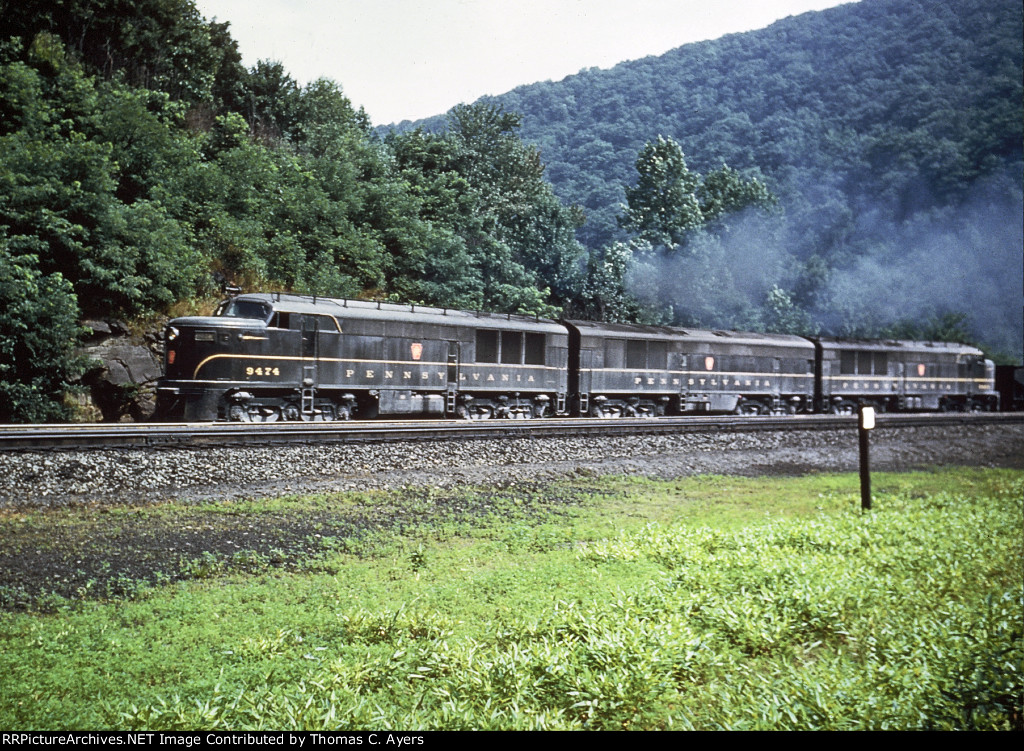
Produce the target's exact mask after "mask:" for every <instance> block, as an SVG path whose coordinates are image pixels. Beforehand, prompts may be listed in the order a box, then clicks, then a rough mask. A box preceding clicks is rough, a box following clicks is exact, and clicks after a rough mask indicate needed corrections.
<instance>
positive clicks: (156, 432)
mask: <svg viewBox="0 0 1024 751" xmlns="http://www.w3.org/2000/svg"><path fill="white" fill-rule="evenodd" d="M1012 424H1024V413H1021V412H1013V413H1001V414H992V413H982V414H972V413H950V414H883V415H879V416H878V427H879V429H886V428H890V429H899V428H909V427H919V426H950V427H953V426H957V425H1012ZM856 425H857V418H856V417H843V416H833V415H801V416H796V417H767V416H764V417H732V416H726V417H659V418H654V419H651V418H647V419H645V418H620V419H614V420H598V419H593V418H585V419H569V418H565V419H563V418H558V419H545V420H487V421H479V422H476V421H470V422H466V421H436V420H434V421H428V420H421V421H405V422H380V421H373V422H361V421H352V422H332V423H323V422H320V423H317V422H296V423H290V422H289V423H182V424H179V423H132V424H116V425H108V424H102V423H92V424H75V425H2V426H0V451H33V450H64V451H72V450H73V451H82V450H90V449H97V450H99V449H110V448H125V449H127V448H132V449H139V448H150V449H160V448H201V447H209V446H242V445H264V446H265V445H287V444H297V443H299V444H301V443H307V444H325V443H382V442H389V441H409V440H420V441H437V440H465V439H474V438H498V437H502V436H519V437H527V436H528V437H538V438H540V437H545V438H546V437H569V436H588V435H590V436H595V437H596V436H609V435H636V434H649V435H659V434H662V435H663V434H679V433H725V432H740V431H742V432H749V431H752V430H764V431H777V430H834V429H836V428H843V427H849V428H850V429H851V430H853V429H855V428H856Z"/></svg>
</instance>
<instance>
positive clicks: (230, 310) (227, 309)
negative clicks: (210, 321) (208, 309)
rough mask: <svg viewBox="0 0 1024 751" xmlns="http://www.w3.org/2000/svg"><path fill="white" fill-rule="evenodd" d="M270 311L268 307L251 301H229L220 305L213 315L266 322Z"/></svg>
mask: <svg viewBox="0 0 1024 751" xmlns="http://www.w3.org/2000/svg"><path fill="white" fill-rule="evenodd" d="M270 313H271V309H270V306H269V305H266V304H264V303H261V302H254V301H252V300H230V301H228V302H225V303H222V304H221V306H220V307H219V308H217V312H216V313H215V315H218V316H227V317H228V318H255V319H257V320H260V321H266V320H268V319H269V318H270Z"/></svg>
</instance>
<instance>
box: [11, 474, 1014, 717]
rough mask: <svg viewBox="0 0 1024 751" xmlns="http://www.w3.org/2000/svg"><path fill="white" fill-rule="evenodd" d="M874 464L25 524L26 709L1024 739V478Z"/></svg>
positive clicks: (294, 501)
mask: <svg viewBox="0 0 1024 751" xmlns="http://www.w3.org/2000/svg"><path fill="white" fill-rule="evenodd" d="M873 480H874V482H873V485H874V488H875V509H876V510H875V511H873V512H871V513H869V514H862V513H861V512H860V510H859V492H858V486H857V478H856V476H851V475H834V476H832V475H816V476H806V477H801V478H787V479H781V480H780V479H778V478H773V479H753V478H725V477H697V478H688V479H680V480H674V481H667V482H666V481H653V480H644V479H629V478H611V479H601V480H597V479H594V480H574V481H572V482H566V483H563V484H556V485H552V486H550V487H541V486H536V485H529V484H526V485H516V486H510V487H506V488H490V489H460V490H452V491H440V490H436V489H434V490H430V489H424V490H422V491H401V492H392V493H383V492H381V493H368V494H345V495H335V496H313V497H288V498H280V499H268V500H266V501H259V502H252V501H250V502H236V503H223V504H206V505H202V506H183V505H176V504H167V505H160V506H153V507H144V508H117V509H112V510H109V511H108V512H106V513H100V512H98V511H97V510H95V509H87V508H83V509H77V510H72V511H63V512H60V513H51V512H48V513H43V512H32V513H26V514H8V515H6V516H4V517H3V518H0V533H2V537H0V539H2V542H0V576H2V578H0V582H2V584H0V590H2V591H4V592H6V595H5V599H4V600H3V602H4V604H5V606H6V608H7V612H4V613H2V614H0V645H2V648H0V671H2V675H3V678H0V684H2V685H0V688H2V691H0V726H3V727H5V728H17V729H66V728H119V729H135V728H140V729H141V728H145V729H199V728H232V729H245V728H320V729H327V728H344V729H356V728H372V729H379V728H383V727H401V728H406V729H468V728H474V729H478V728H479V729H577V728H592V729H611V728H616V729H617V728H627V729H633V728H635V729H663V728H664V729H669V728H672V729H685V728H694V729H720V728H729V729H813V728H820V729H951V728H963V729H1012V728H1017V729H1021V726H1022V713H1021V692H1022V690H1024V680H1022V677H1021V673H1022V656H1024V648H1022V634H1021V629H1022V626H1021V623H1022V619H1024V613H1022V609H1024V606H1022V602H1021V586H1020V583H1021V581H1022V578H1024V571H1022V562H1021V544H1022V541H1024V532H1022V529H1021V524H1022V522H1021V517H1022V507H1021V501H1022V495H1024V473H1021V472H1014V471H1004V470H984V469H955V470H941V471H935V472H931V473H913V474H900V475H897V474H877V475H875V477H874V478H873ZM243 533H246V534H243ZM185 542H188V543H189V545H188V546H187V547H183V544H184V543H185ZM114 551H116V552H117V553H118V556H116V557H117V558H118V560H119V561H121V562H122V563H124V564H125V565H123V566H122V565H120V564H115V563H109V570H108V573H109V574H110V575H109V576H107V574H104V573H103V571H101V566H102V562H103V560H107V561H108V562H109V561H110V559H111V557H113V556H112V553H113V552H114ZM41 560H54V561H56V563H54V564H52V565H50V566H49V567H45V570H44V571H43V572H42V573H40V574H39V575H38V576H33V575H31V574H32V572H31V571H29V570H28V569H29V568H30V567H32V566H35V565H36V564H37V563H38V562H39V561H41ZM19 565H21V566H22V569H21V570H20V571H19V570H18V566H19ZM76 570H81V571H85V572H86V573H87V574H88V575H89V576H91V579H90V581H93V582H94V583H93V584H92V585H90V586H84V585H79V586H77V587H65V586H63V585H59V582H60V581H63V578H69V579H74V577H75V574H74V571H76ZM61 572H64V573H61ZM115 574H116V575H115ZM62 577H63V578H62ZM104 577H106V578H104ZM112 582H113V584H112Z"/></svg>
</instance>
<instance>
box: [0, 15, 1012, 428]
mask: <svg viewBox="0 0 1024 751" xmlns="http://www.w3.org/2000/svg"><path fill="white" fill-rule="evenodd" d="M0 13H2V17H3V19H4V22H3V23H4V34H3V37H2V38H0V421H3V422H7V421H12V420H15V421H21V420H44V419H63V418H66V417H68V416H69V414H70V411H69V408H68V407H67V406H66V404H65V402H64V400H63V397H64V394H65V393H66V392H67V391H68V389H69V388H70V387H73V385H74V383H75V382H76V378H77V377H78V375H79V374H80V373H81V371H82V368H83V363H82V362H81V361H80V360H79V359H78V358H76V356H75V354H74V347H75V344H76V343H77V342H78V341H79V337H80V336H81V335H82V325H81V321H82V320H84V319H86V318H87V317H106V318H126V319H136V320H145V319H154V318H156V317H158V316H160V315H164V314H167V313H168V312H171V311H188V310H193V309H196V308H197V307H201V305H202V302H196V301H203V300H207V301H208V300H211V299H213V298H215V297H216V296H217V295H218V294H219V290H220V286H221V285H222V284H224V283H235V284H240V285H241V286H243V287H245V288H248V289H257V288H258V289H290V290H297V291H301V292H312V293H317V294H324V295H333V296H360V297H364V298H371V299H393V300H400V301H405V302H416V303H427V304H436V305H445V306H451V307H463V308H482V309H489V310H494V311H520V312H529V313H538V314H542V315H558V314H567V315H571V316H576V317H592V318H603V319H610V320H643V321H650V322H668V323H677V324H690V325H702V326H715V327H732V328H751V329H759V330H776V331H791V332H810V331H828V332H832V333H837V334H844V333H845V334H854V333H861V334H871V335H877V334H883V333H893V334H899V335H907V336H910V335H914V336H918V335H920V336H935V337H942V338H962V339H973V340H974V341H977V342H980V343H983V344H985V345H987V346H989V347H991V348H994V349H996V350H1001V351H1003V352H1006V353H1012V354H1014V355H1016V356H1018V357H1019V355H1020V349H1021V345H1020V337H1021V327H1022V323H1021V302H1020V291H1021V290H1020V287H1021V275H1022V271H1021V247H1022V238H1021V233H1022V230H1021V215H1022V200H1021V194H1022V189H1021V182H1022V178H1021V175H1022V156H1021V143H1022V112H1021V97H1022V94H1021V68H1022V65H1021V40H1020V31H1021V10H1020V7H1019V3H1014V2H1008V1H1007V0H960V1H958V2H953V1H952V0H931V1H929V2H924V1H923V0H922V1H919V2H914V1H912V0H900V1H899V2H896V1H895V0H862V2H860V3H858V4H856V5H850V6H844V7H840V8H837V9H834V10H832V11H828V12H824V13H818V14H808V15H805V16H801V17H798V18H794V19H788V20H786V21H783V22H780V23H778V24H775V25H774V26H772V27H770V28H768V29H765V30H763V31H760V32H755V33H751V34H744V35H736V36H730V37H725V38H723V39H720V40H717V41H713V42H707V43H702V44H697V45H689V46H686V47H682V48H680V49H678V50H676V51H674V52H672V53H669V54H667V55H665V56H663V57H661V58H657V59H653V58H652V59H647V60H641V61H637V62H634V63H628V64H623V65H620V66H617V67H616V68H614V69H613V70H610V71H597V70H591V71H587V72H584V73H581V74H579V75H577V76H573V77H570V78H567V79H566V80H564V81H562V82H559V83H544V84H535V85H533V86H527V87H523V88H520V89H517V90H515V91H514V92H511V93H510V94H508V95H506V96H504V97H500V98H498V99H495V100H491V101H484V102H479V103H476V104H472V105H462V106H459V107H457V108H455V109H454V110H452V111H451V112H449V113H448V114H447V115H446V116H444V117H443V118H439V119H437V120H435V121H432V122H430V123H424V124H423V125H424V127H421V128H419V127H414V125H413V124H404V127H402V128H398V129H390V128H389V129H378V130H374V128H373V124H371V123H370V122H369V121H368V118H367V117H366V115H365V113H363V112H362V111H359V110H356V109H355V108H353V106H352V104H351V102H350V101H349V100H348V99H347V98H346V96H345V95H344V90H343V85H344V82H343V81H342V82H336V81H332V80H330V79H329V78H324V79H320V80H317V81H314V82H311V83H309V84H307V85H300V84H298V83H297V82H296V81H294V80H293V79H292V78H291V76H290V75H289V74H288V72H287V71H286V70H285V69H284V68H283V66H282V65H281V64H279V63H276V62H273V61H261V62H259V63H258V64H257V65H255V66H253V67H252V68H246V67H244V66H243V65H242V64H241V56H240V55H239V52H238V48H237V44H236V43H235V41H234V40H233V39H232V37H231V33H230V27H229V24H228V23H213V22H210V21H208V20H206V19H204V18H203V17H202V16H201V15H200V14H199V13H198V11H197V10H196V8H195V6H194V5H193V3H192V0H132V1H131V2H129V1H128V0H19V1H18V2H15V0H0ZM329 73H330V72H329V71H325V74H326V75H329Z"/></svg>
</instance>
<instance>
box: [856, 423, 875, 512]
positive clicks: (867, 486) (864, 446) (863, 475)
mask: <svg viewBox="0 0 1024 751" xmlns="http://www.w3.org/2000/svg"><path fill="white" fill-rule="evenodd" d="M874 427H875V408H874V407H861V408H860V411H859V412H858V418H857V429H858V433H859V434H860V507H861V510H864V511H870V510H871V461H870V459H869V458H868V431H869V430H873V429H874Z"/></svg>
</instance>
